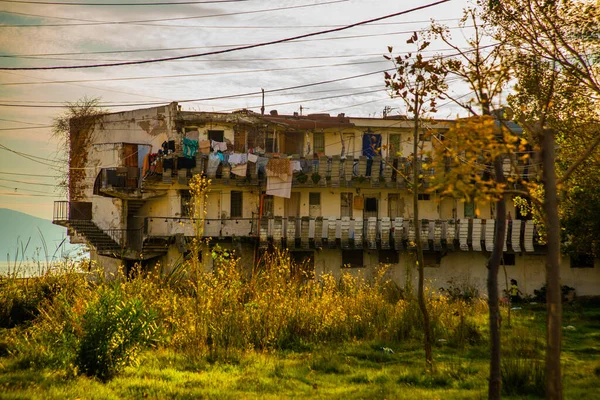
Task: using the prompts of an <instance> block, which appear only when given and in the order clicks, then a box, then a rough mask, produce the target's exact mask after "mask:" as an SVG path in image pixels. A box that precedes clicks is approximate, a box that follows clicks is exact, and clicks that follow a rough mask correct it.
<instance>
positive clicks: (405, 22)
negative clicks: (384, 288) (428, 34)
mask: <svg viewBox="0 0 600 400" xmlns="http://www.w3.org/2000/svg"><path fill="white" fill-rule="evenodd" d="M2 12H4V13H6V14H14V15H22V16H25V17H34V18H46V19H59V20H64V21H79V22H108V21H98V20H92V19H83V18H68V17H57V16H54V15H40V14H30V13H23V12H16V11H2ZM436 21H460V18H442V19H437V20H436ZM430 22H431V20H420V21H398V22H378V23H373V24H372V25H374V26H385V25H409V24H423V23H430ZM69 25H74V24H64V25H60V24H45V25H44V24H22V25H21V24H20V25H2V26H0V28H5V27H8V28H11V27H19V28H21V27H43V26H69ZM139 25H143V26H159V27H166V28H202V29H296V28H300V29H302V28H336V27H340V26H343V25H287V24H286V25H285V26H270V25H164V24H139Z"/></svg>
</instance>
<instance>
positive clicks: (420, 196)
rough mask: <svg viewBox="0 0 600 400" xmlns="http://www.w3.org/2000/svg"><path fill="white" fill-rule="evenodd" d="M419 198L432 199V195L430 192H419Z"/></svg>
mask: <svg viewBox="0 0 600 400" xmlns="http://www.w3.org/2000/svg"><path fill="white" fill-rule="evenodd" d="M417 198H418V199H419V200H430V199H431V195H430V194H429V193H419V194H418V195H417Z"/></svg>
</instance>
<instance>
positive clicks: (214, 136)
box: [208, 130, 225, 142]
mask: <svg viewBox="0 0 600 400" xmlns="http://www.w3.org/2000/svg"><path fill="white" fill-rule="evenodd" d="M208 140H214V141H215V142H224V141H225V131H212V130H209V131H208Z"/></svg>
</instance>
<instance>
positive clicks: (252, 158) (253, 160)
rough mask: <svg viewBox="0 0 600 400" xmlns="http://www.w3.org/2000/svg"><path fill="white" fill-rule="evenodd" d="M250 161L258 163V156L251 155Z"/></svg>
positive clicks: (249, 155) (249, 156)
mask: <svg viewBox="0 0 600 400" xmlns="http://www.w3.org/2000/svg"><path fill="white" fill-rule="evenodd" d="M248 161H250V162H253V163H255V162H257V161H258V156H257V155H256V154H252V153H249V154H248Z"/></svg>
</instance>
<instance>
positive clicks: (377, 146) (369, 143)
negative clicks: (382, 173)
mask: <svg viewBox="0 0 600 400" xmlns="http://www.w3.org/2000/svg"><path fill="white" fill-rule="evenodd" d="M362 155H363V156H365V157H369V158H373V157H375V156H378V155H381V135H379V134H374V133H365V134H364V135H363V143H362Z"/></svg>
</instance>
